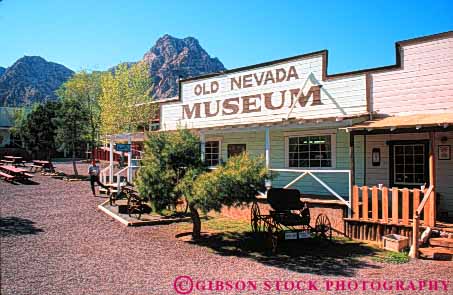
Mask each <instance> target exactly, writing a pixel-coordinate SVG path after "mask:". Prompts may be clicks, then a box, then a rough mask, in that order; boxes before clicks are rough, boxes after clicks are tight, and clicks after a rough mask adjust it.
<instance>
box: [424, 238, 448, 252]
mask: <svg viewBox="0 0 453 295" xmlns="http://www.w3.org/2000/svg"><path fill="white" fill-rule="evenodd" d="M429 244H430V245H431V246H434V247H445V248H450V249H452V250H453V239H449V238H431V239H429Z"/></svg>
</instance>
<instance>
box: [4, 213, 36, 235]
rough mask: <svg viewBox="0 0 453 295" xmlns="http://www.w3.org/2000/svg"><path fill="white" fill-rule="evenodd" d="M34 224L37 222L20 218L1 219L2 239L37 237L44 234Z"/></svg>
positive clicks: (8, 217)
mask: <svg viewBox="0 0 453 295" xmlns="http://www.w3.org/2000/svg"><path fill="white" fill-rule="evenodd" d="M34 224H35V222H33V221H31V220H29V219H24V218H20V217H14V216H7V217H0V237H8V236H20V235H36V234H38V233H40V232H43V230H42V229H40V228H37V227H36V226H35V225H34Z"/></svg>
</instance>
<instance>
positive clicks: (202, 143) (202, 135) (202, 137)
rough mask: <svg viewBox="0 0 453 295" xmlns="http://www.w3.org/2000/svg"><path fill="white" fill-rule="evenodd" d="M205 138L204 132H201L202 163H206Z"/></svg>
mask: <svg viewBox="0 0 453 295" xmlns="http://www.w3.org/2000/svg"><path fill="white" fill-rule="evenodd" d="M205 144H206V142H205V136H204V133H203V132H202V131H200V149H201V161H202V162H203V163H204V161H205Z"/></svg>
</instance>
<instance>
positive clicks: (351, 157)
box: [348, 132, 355, 218]
mask: <svg viewBox="0 0 453 295" xmlns="http://www.w3.org/2000/svg"><path fill="white" fill-rule="evenodd" d="M349 169H350V172H349V205H351V206H350V207H348V217H349V218H351V215H352V212H351V208H352V207H353V204H352V187H353V186H354V184H355V173H354V171H355V157H354V133H352V132H351V133H350V134H349Z"/></svg>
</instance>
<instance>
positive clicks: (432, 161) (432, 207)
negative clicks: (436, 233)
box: [428, 132, 436, 226]
mask: <svg viewBox="0 0 453 295" xmlns="http://www.w3.org/2000/svg"><path fill="white" fill-rule="evenodd" d="M429 140H430V143H431V146H430V149H429V183H430V185H432V186H433V191H432V196H430V198H429V200H428V202H429V215H430V219H429V221H428V223H429V226H434V225H435V224H436V152H435V133H434V132H430V133H429Z"/></svg>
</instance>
